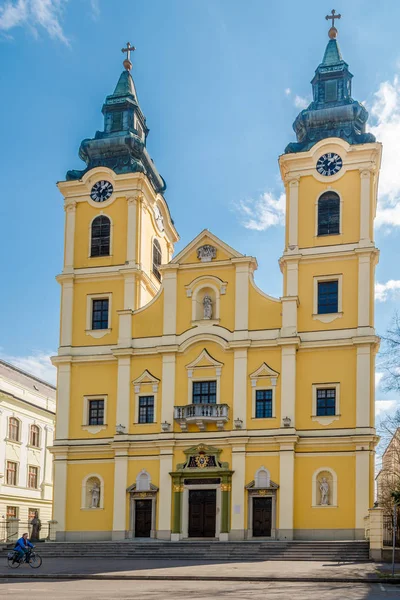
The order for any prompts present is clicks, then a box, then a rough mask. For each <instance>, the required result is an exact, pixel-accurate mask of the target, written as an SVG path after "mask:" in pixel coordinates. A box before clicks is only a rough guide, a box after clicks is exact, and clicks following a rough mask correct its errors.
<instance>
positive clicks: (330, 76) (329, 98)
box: [285, 29, 375, 154]
mask: <svg viewBox="0 0 400 600" xmlns="http://www.w3.org/2000/svg"><path fill="white" fill-rule="evenodd" d="M331 31H333V30H332V29H331ZM334 31H336V29H335V30H334ZM333 35H334V36H335V33H333ZM352 78H353V75H352V74H351V73H350V71H349V65H348V64H347V63H346V62H345V61H344V60H343V58H342V54H341V52H340V48H339V44H338V42H337V39H336V37H333V38H331V39H330V40H329V42H328V45H327V47H326V50H325V53H324V58H323V59H322V62H321V64H320V65H319V66H318V67H317V69H316V71H315V75H314V77H313V80H312V81H311V84H312V90H313V101H312V102H311V104H310V105H309V106H308V107H307V108H306V109H305V110H302V111H301V113H300V114H299V115H298V116H297V117H296V120H295V122H294V123H293V129H294V131H295V133H296V138H297V142H291V143H290V144H288V146H286V149H285V153H286V154H288V153H291V152H305V151H306V150H309V149H310V148H312V146H314V144H316V143H317V142H319V141H320V140H323V139H326V138H331V137H338V138H342V139H343V140H346V142H348V143H349V144H365V143H368V142H375V137H374V136H373V135H372V134H371V133H366V132H365V127H366V123H367V119H368V112H367V110H366V109H365V107H364V106H363V105H362V104H361V103H360V102H358V101H357V100H353V98H352V97H351V80H352Z"/></svg>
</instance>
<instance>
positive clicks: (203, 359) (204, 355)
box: [186, 348, 224, 369]
mask: <svg viewBox="0 0 400 600" xmlns="http://www.w3.org/2000/svg"><path fill="white" fill-rule="evenodd" d="M223 365H224V363H222V362H219V360H216V359H215V358H213V357H212V356H211V354H209V353H208V352H207V350H206V349H205V348H204V349H203V350H202V351H201V352H200V354H199V355H198V357H197V358H195V359H194V360H193V361H192V362H191V363H189V364H188V365H186V368H187V369H195V368H196V369H199V368H207V367H208V368H210V367H215V368H218V367H223Z"/></svg>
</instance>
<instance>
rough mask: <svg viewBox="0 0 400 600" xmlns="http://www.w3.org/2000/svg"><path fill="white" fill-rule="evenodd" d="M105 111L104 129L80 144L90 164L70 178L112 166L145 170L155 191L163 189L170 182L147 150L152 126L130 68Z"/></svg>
mask: <svg viewBox="0 0 400 600" xmlns="http://www.w3.org/2000/svg"><path fill="white" fill-rule="evenodd" d="M124 64H125V63H124ZM128 65H130V67H131V66H132V65H131V64H130V63H128ZM102 112H103V115H104V131H97V132H96V134H95V136H94V138H89V139H85V140H83V141H82V143H81V145H80V148H79V156H80V158H81V159H82V160H83V161H84V162H85V163H86V168H85V169H83V170H81V171H78V170H73V171H68V172H67V176H66V177H67V180H71V179H81V178H82V176H83V175H84V174H85V173H87V171H90V169H94V168H95V167H108V168H109V169H112V170H113V171H114V172H115V173H117V174H120V173H135V172H141V173H145V174H146V175H147V176H148V178H149V180H150V182H151V184H152V186H153V187H154V189H155V191H156V192H160V193H162V192H163V191H164V190H165V189H166V183H165V181H164V179H163V178H162V177H161V175H160V174H159V172H158V171H157V169H156V166H155V165H154V162H153V161H152V159H151V158H150V156H149V154H148V152H147V149H146V140H147V135H148V133H149V129H148V127H147V125H146V118H145V116H144V115H143V113H142V111H141V108H140V106H139V101H138V98H137V93H136V87H135V83H134V81H133V79H132V76H131V74H130V72H129V70H128V69H127V70H125V71H123V72H122V73H121V75H120V78H119V80H118V83H117V85H116V87H115V90H114V93H113V94H111V95H110V96H107V98H106V101H105V103H104V105H103V108H102Z"/></svg>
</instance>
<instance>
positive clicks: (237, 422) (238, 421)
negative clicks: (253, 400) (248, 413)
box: [234, 419, 243, 429]
mask: <svg viewBox="0 0 400 600" xmlns="http://www.w3.org/2000/svg"><path fill="white" fill-rule="evenodd" d="M234 424H235V428H236V429H242V427H243V421H242V419H235V420H234Z"/></svg>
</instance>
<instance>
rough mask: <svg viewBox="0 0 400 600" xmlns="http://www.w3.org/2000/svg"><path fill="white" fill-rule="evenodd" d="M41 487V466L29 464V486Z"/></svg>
mask: <svg viewBox="0 0 400 600" xmlns="http://www.w3.org/2000/svg"><path fill="white" fill-rule="evenodd" d="M38 487H39V467H34V466H32V465H28V488H33V489H37V488H38Z"/></svg>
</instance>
